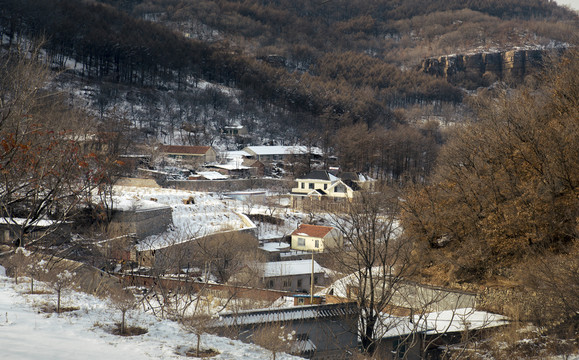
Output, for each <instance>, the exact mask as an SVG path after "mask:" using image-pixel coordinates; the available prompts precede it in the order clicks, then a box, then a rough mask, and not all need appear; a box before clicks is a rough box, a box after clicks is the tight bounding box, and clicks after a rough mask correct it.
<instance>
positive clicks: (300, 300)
mask: <svg viewBox="0 0 579 360" xmlns="http://www.w3.org/2000/svg"><path fill="white" fill-rule="evenodd" d="M298 284H299V281H298ZM305 304H306V299H304V298H298V305H305Z"/></svg>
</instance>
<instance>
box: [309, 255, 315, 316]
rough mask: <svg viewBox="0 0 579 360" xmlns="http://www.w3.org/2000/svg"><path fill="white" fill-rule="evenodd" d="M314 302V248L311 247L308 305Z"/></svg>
mask: <svg viewBox="0 0 579 360" xmlns="http://www.w3.org/2000/svg"><path fill="white" fill-rule="evenodd" d="M313 304H314V249H312V278H311V279H310V305H313Z"/></svg>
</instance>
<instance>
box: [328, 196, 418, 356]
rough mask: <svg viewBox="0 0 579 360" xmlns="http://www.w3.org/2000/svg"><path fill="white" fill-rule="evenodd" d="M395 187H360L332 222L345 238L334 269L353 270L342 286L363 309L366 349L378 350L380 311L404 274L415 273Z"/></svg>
mask: <svg viewBox="0 0 579 360" xmlns="http://www.w3.org/2000/svg"><path fill="white" fill-rule="evenodd" d="M398 211H399V198H398V194H397V192H396V191H394V190H392V189H387V188H382V189H380V191H379V192H367V191H361V192H360V193H359V194H358V196H357V197H355V198H354V199H353V200H352V201H351V202H349V203H347V204H345V207H344V211H343V212H336V213H334V214H333V215H332V223H333V224H332V225H333V226H334V227H336V228H337V229H338V230H339V231H340V232H341V233H342V234H343V238H344V246H345V248H344V249H338V250H334V251H333V255H334V256H333V258H334V261H335V267H336V268H337V269H339V271H340V272H341V273H343V274H349V275H348V276H347V277H346V278H344V280H343V281H342V284H343V286H344V289H342V291H343V292H344V293H346V296H347V297H348V298H350V299H352V300H355V301H356V303H357V304H358V307H359V314H360V318H359V331H360V339H361V344H362V350H363V352H364V353H367V354H371V353H373V352H374V350H375V347H376V342H377V340H378V339H379V336H378V334H376V333H375V329H376V326H377V324H378V323H379V321H380V312H381V311H384V310H385V309H386V308H387V307H388V305H389V304H390V302H391V299H392V297H393V296H394V294H395V292H396V291H397V288H398V287H399V284H400V282H401V281H402V279H403V277H404V276H406V275H408V274H410V270H411V268H412V266H411V263H410V262H409V255H410V246H409V245H410V244H409V243H408V242H407V241H405V240H404V238H403V237H399V236H398V235H399V232H400V229H399V228H398V222H397V216H398Z"/></svg>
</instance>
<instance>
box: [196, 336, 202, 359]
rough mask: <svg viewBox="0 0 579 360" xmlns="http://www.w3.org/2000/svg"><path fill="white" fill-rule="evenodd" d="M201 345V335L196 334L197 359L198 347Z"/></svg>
mask: <svg viewBox="0 0 579 360" xmlns="http://www.w3.org/2000/svg"><path fill="white" fill-rule="evenodd" d="M200 344H201V334H197V355H196V356H197V357H199V345H200Z"/></svg>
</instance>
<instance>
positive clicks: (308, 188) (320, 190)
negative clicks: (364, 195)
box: [291, 170, 359, 208]
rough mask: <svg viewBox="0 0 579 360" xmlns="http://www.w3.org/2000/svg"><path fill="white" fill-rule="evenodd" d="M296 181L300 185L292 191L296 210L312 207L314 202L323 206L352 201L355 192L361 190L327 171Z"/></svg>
mask: <svg viewBox="0 0 579 360" xmlns="http://www.w3.org/2000/svg"><path fill="white" fill-rule="evenodd" d="M296 181H297V183H298V185H297V187H295V188H292V191H291V196H292V206H293V207H294V208H304V207H305V205H306V204H308V205H312V203H314V202H317V204H319V205H320V206H323V205H327V204H324V203H322V202H325V203H327V202H328V201H333V202H336V201H341V200H350V199H352V198H353V197H354V195H355V191H356V190H359V187H358V186H357V185H353V184H355V183H352V185H351V186H348V185H347V184H346V183H344V182H343V181H342V180H341V179H340V178H338V177H337V176H335V175H332V174H331V173H329V172H328V171H326V170H313V171H311V172H310V173H309V174H307V175H305V176H303V177H301V178H298V179H296Z"/></svg>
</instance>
